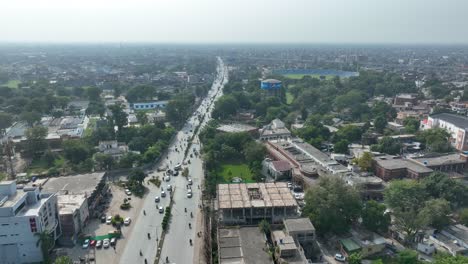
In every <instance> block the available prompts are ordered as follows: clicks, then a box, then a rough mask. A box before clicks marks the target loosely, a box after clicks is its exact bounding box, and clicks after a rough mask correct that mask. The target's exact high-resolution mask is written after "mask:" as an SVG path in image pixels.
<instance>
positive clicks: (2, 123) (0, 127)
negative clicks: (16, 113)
mask: <svg viewBox="0 0 468 264" xmlns="http://www.w3.org/2000/svg"><path fill="white" fill-rule="evenodd" d="M12 122H13V116H12V115H11V114H8V113H4V112H0V135H3V132H4V130H5V129H7V128H9V127H10V126H11V124H12Z"/></svg>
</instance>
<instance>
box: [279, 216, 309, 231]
mask: <svg viewBox="0 0 468 264" xmlns="http://www.w3.org/2000/svg"><path fill="white" fill-rule="evenodd" d="M283 222H284V226H285V228H286V230H288V232H301V231H315V227H314V225H312V222H310V219H309V218H305V217H304V218H296V219H285V220H284V221H283Z"/></svg>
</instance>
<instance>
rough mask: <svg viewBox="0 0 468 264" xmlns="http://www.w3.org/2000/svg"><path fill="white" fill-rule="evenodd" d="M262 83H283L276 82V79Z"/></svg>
mask: <svg viewBox="0 0 468 264" xmlns="http://www.w3.org/2000/svg"><path fill="white" fill-rule="evenodd" d="M262 82H264V83H281V81H279V80H276V79H266V80H263V81H262Z"/></svg>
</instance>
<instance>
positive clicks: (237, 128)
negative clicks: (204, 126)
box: [217, 123, 257, 133]
mask: <svg viewBox="0 0 468 264" xmlns="http://www.w3.org/2000/svg"><path fill="white" fill-rule="evenodd" d="M217 130H219V131H222V132H227V133H237V132H250V131H254V130H257V128H256V127H253V126H249V125H245V124H240V123H233V124H225V125H221V126H219V127H218V128H217Z"/></svg>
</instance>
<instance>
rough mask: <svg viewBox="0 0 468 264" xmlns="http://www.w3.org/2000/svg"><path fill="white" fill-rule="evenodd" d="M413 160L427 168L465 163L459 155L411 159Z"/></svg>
mask: <svg viewBox="0 0 468 264" xmlns="http://www.w3.org/2000/svg"><path fill="white" fill-rule="evenodd" d="M413 160H415V161H417V162H419V163H421V164H425V165H426V166H428V167H430V166H441V165H450V164H459V163H465V161H464V160H462V159H461V157H460V154H458V153H454V154H449V155H443V156H436V157H422V158H413Z"/></svg>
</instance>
